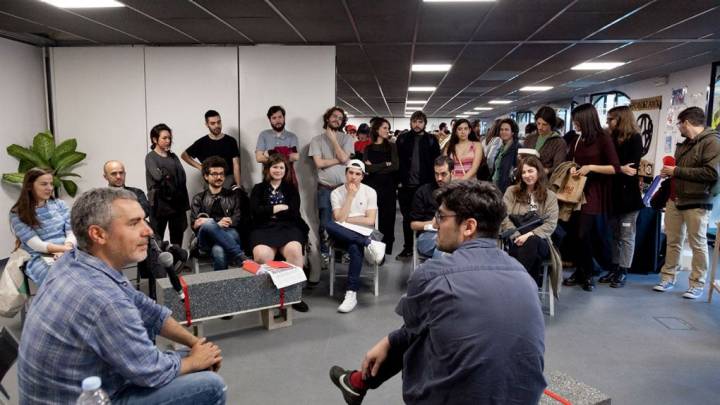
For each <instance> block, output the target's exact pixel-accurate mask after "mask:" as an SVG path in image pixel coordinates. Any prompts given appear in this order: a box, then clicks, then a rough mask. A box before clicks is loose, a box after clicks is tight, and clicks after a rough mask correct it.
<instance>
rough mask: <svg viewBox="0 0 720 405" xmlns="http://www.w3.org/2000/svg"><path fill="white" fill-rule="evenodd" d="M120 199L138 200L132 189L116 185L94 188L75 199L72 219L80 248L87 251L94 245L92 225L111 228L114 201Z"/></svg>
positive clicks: (71, 214)
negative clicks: (89, 229) (90, 229)
mask: <svg viewBox="0 0 720 405" xmlns="http://www.w3.org/2000/svg"><path fill="white" fill-rule="evenodd" d="M120 199H123V200H133V201H137V197H136V196H135V193H133V192H132V191H129V190H125V189H124V188H115V187H112V188H111V187H103V188H94V189H92V190H88V191H86V192H84V193H82V195H80V197H78V199H77V200H75V203H74V204H73V207H72V211H71V213H70V221H71V223H72V230H73V233H74V234H75V238H76V239H77V245H78V248H79V249H81V250H85V251H87V250H88V249H89V248H90V247H91V246H92V240H90V235H89V234H88V228H89V227H90V225H97V226H99V227H101V228H103V229H109V228H110V222H112V219H113V214H112V203H113V201H115V200H120Z"/></svg>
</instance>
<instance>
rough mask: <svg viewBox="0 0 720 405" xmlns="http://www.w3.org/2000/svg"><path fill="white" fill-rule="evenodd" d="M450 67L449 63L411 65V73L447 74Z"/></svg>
mask: <svg viewBox="0 0 720 405" xmlns="http://www.w3.org/2000/svg"><path fill="white" fill-rule="evenodd" d="M451 67H452V65H451V64H449V63H436V64H414V65H412V71H413V72H447V71H448V70H450V68H451Z"/></svg>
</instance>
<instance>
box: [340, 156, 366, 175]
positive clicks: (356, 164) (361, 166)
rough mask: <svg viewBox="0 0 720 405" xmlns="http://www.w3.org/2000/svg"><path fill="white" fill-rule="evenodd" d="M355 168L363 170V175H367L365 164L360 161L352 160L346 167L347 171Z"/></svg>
mask: <svg viewBox="0 0 720 405" xmlns="http://www.w3.org/2000/svg"><path fill="white" fill-rule="evenodd" d="M351 167H355V168H358V169H360V170H362V172H363V174H365V163H363V162H362V160H360V159H350V160H348V162H347V164H346V165H345V170H347V169H349V168H351Z"/></svg>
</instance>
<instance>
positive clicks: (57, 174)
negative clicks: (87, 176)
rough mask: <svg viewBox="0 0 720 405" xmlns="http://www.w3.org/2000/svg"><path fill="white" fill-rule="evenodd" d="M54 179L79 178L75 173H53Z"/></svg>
mask: <svg viewBox="0 0 720 405" xmlns="http://www.w3.org/2000/svg"><path fill="white" fill-rule="evenodd" d="M55 177H59V178H61V179H62V178H63V177H80V175H79V174H77V173H70V172H68V173H55Z"/></svg>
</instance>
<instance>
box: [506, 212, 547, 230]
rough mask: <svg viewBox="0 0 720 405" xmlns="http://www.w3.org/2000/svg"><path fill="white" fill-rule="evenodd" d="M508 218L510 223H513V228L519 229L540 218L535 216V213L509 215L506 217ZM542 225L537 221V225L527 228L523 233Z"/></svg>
mask: <svg viewBox="0 0 720 405" xmlns="http://www.w3.org/2000/svg"><path fill="white" fill-rule="evenodd" d="M508 218H509V219H510V222H512V223H513V225H514V226H515V228H520V227H522V226H523V225H525V224H528V223H530V222H533V221H536V220H538V219H540V216H539V215H538V214H537V211H528V212H526V213H524V214H510V215H508ZM542 224H543V223H542V221H538V223H537V225H535V226H533V227H530V228H527V229H525V230H524V231H525V232H530V231H532V230H533V229H535V228H537V227H538V226H540V225H542Z"/></svg>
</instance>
